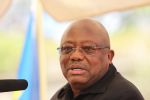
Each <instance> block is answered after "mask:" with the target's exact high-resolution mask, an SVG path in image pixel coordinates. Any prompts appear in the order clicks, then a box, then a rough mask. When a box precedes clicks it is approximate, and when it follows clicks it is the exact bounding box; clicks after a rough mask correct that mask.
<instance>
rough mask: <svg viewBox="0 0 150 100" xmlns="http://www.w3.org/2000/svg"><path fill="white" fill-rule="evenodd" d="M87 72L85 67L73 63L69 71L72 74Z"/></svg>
mask: <svg viewBox="0 0 150 100" xmlns="http://www.w3.org/2000/svg"><path fill="white" fill-rule="evenodd" d="M85 72H86V70H85V68H83V67H81V66H79V65H72V66H70V68H68V73H69V74H72V75H81V74H84V73H85Z"/></svg>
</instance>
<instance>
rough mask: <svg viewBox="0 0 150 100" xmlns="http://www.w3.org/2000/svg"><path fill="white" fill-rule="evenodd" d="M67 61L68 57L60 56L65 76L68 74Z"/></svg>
mask: <svg viewBox="0 0 150 100" xmlns="http://www.w3.org/2000/svg"><path fill="white" fill-rule="evenodd" d="M67 61H68V60H67V58H66V57H63V56H60V66H61V69H62V72H63V74H64V75H65V73H66V66H67Z"/></svg>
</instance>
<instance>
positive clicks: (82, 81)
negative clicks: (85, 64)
mask: <svg viewBox="0 0 150 100" xmlns="http://www.w3.org/2000/svg"><path fill="white" fill-rule="evenodd" d="M68 82H69V83H70V84H72V85H77V84H79V85H85V84H87V79H84V78H77V77H74V78H70V79H68Z"/></svg>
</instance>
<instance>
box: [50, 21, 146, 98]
mask: <svg viewBox="0 0 150 100" xmlns="http://www.w3.org/2000/svg"><path fill="white" fill-rule="evenodd" d="M58 50H59V51H60V65H61V69H62V72H63V75H64V77H65V78H66V79H67V81H68V84H66V85H65V86H64V87H63V88H61V89H60V90H59V91H57V93H55V95H54V96H53V97H52V98H51V100H144V99H143V97H142V95H141V93H140V92H139V90H138V89H137V88H136V87H135V86H134V85H133V84H132V83H130V82H129V81H128V80H126V79H125V78H123V77H122V76H121V75H120V74H119V72H117V70H116V68H115V67H114V65H113V64H112V59H113V56H114V51H113V50H112V49H111V48H110V39H109V36H108V33H107V31H106V29H105V28H104V27H103V25H101V24H100V23H99V22H97V21H95V20H92V19H82V20H78V21H76V22H74V23H73V24H72V25H71V26H70V27H69V28H68V29H67V30H66V31H65V33H64V35H63V36H62V40H61V44H60V48H58Z"/></svg>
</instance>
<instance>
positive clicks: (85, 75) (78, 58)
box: [60, 28, 111, 87]
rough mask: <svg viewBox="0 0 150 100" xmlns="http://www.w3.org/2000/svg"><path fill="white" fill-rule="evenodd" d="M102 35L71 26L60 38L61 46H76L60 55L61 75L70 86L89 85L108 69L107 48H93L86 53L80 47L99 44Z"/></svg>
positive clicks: (101, 44)
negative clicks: (93, 50) (69, 51)
mask: <svg viewBox="0 0 150 100" xmlns="http://www.w3.org/2000/svg"><path fill="white" fill-rule="evenodd" d="M103 44H104V43H103V37H102V36H101V35H100V34H98V33H97V32H95V33H91V31H85V30H84V29H78V28H72V29H70V30H69V31H68V32H67V33H66V34H65V35H64V36H63V38H62V41H61V47H64V48H66V47H67V48H68V47H69V48H70V47H71V48H76V50H74V51H72V52H71V53H68V54H61V55H60V65H61V69H62V72H63V75H64V76H65V78H66V79H67V80H68V82H69V83H70V84H71V85H72V86H75V85H76V86H79V87H80V86H82V85H85V86H89V85H91V84H92V83H94V82H95V81H97V80H98V79H100V78H101V77H102V76H103V75H104V74H105V73H106V72H107V70H108V66H109V63H110V60H111V59H109V57H108V54H109V53H108V52H109V49H108V48H105V49H95V52H92V53H89V54H88V53H86V52H85V51H84V50H83V49H81V48H82V47H89V46H101V47H104V46H106V45H103Z"/></svg>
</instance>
